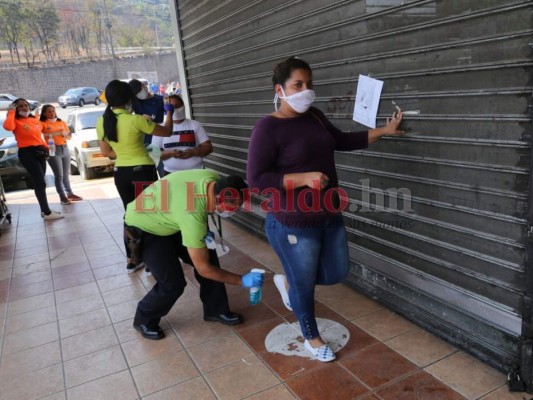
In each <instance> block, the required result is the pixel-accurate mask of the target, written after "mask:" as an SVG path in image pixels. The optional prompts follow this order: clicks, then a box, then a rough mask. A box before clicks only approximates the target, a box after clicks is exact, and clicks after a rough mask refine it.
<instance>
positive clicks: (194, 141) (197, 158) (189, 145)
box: [152, 94, 213, 176]
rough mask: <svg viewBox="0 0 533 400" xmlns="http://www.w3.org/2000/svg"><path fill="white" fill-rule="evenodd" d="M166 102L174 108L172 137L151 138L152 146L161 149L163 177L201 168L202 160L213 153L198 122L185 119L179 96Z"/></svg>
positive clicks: (207, 138) (173, 96) (182, 104)
mask: <svg viewBox="0 0 533 400" xmlns="http://www.w3.org/2000/svg"><path fill="white" fill-rule="evenodd" d="M168 102H169V103H170V104H172V105H173V106H174V115H173V116H172V120H173V123H174V125H173V128H172V135H171V136H170V137H157V136H155V137H153V138H152V145H154V146H157V147H159V148H160V149H161V161H162V162H163V166H164V169H165V176H166V175H168V174H170V173H172V172H176V171H183V170H187V169H200V168H203V158H204V157H206V156H207V155H209V154H210V153H211V152H212V151H213V145H212V144H211V141H210V140H209V137H208V136H207V133H206V132H205V129H204V128H203V126H202V125H201V124H200V123H199V122H198V121H195V120H192V119H187V118H185V106H184V103H183V100H182V99H181V97H180V96H179V95H177V94H173V95H171V96H169V97H168Z"/></svg>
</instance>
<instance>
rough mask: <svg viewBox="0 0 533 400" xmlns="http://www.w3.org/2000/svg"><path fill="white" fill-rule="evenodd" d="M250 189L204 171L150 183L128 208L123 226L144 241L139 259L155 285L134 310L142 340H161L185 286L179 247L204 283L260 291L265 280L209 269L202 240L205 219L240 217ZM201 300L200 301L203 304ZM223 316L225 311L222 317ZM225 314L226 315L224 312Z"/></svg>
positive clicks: (210, 264) (255, 275) (210, 317)
mask: <svg viewBox="0 0 533 400" xmlns="http://www.w3.org/2000/svg"><path fill="white" fill-rule="evenodd" d="M247 191H248V187H247V185H246V183H245V182H244V180H243V179H242V178H240V177H237V176H227V177H222V176H220V175H219V174H218V173H216V172H214V171H211V170H206V169H197V170H186V171H178V172H174V173H172V174H169V175H167V176H166V177H164V178H163V179H160V180H159V181H157V182H155V183H153V184H152V185H150V186H148V187H147V188H145V189H144V191H143V192H142V193H141V194H140V195H139V196H137V198H136V199H135V201H133V202H131V203H130V204H128V206H127V208H126V215H125V223H126V225H127V227H128V228H127V229H128V230H132V231H135V232H136V235H137V238H139V237H140V238H141V240H142V258H143V260H144V261H145V262H146V263H147V264H148V265H149V266H150V270H151V272H152V275H153V277H154V278H155V280H156V284H155V285H154V286H153V287H152V289H151V290H150V291H149V292H148V293H147V294H146V296H145V297H144V298H143V299H142V300H141V301H140V302H139V304H138V305H137V311H136V313H135V318H134V320H133V327H134V328H135V329H136V330H138V331H139V332H140V333H141V334H142V336H143V337H145V338H146V339H151V340H158V339H162V338H163V337H164V336H165V334H164V332H163V330H162V329H161V328H160V326H159V322H160V320H161V318H162V317H163V316H165V315H167V314H168V312H169V311H170V309H171V308H172V306H173V305H174V303H175V302H176V301H177V300H178V298H179V297H180V296H181V294H182V293H183V291H184V289H185V286H186V281H185V276H184V274H183V270H182V268H181V263H180V257H181V254H180V246H176V243H182V244H183V246H184V247H185V248H186V249H187V253H188V257H190V260H191V261H192V265H193V267H194V268H195V270H196V271H197V272H198V274H199V275H200V276H201V277H203V278H205V279H208V280H212V281H216V282H222V283H230V284H233V285H239V286H242V287H244V288H251V287H261V286H262V284H263V275H262V274H260V273H257V272H249V273H248V274H246V275H239V274H234V273H232V272H229V271H225V270H223V269H221V268H220V267H218V266H217V265H213V262H212V261H210V256H209V251H208V249H207V247H206V243H205V239H206V236H207V234H208V230H209V229H208V215H210V214H213V213H218V214H220V215H221V216H223V217H227V216H229V215H231V214H233V213H235V212H237V211H239V210H240V209H241V207H242V205H243V203H244V199H245V198H246V196H247ZM202 300H203V299H202ZM222 312H224V311H222ZM228 312H229V310H228ZM204 319H205V320H207V321H219V322H222V321H220V320H219V319H217V315H205V314H204Z"/></svg>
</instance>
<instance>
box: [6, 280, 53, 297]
mask: <svg viewBox="0 0 533 400" xmlns="http://www.w3.org/2000/svg"><path fill="white" fill-rule="evenodd" d="M53 290H54V286H53V284H52V280H47V281H43V282H37V283H30V284H29V285H24V286H20V287H15V288H11V289H10V291H9V301H17V300H22V299H27V298H28V297H33V296H38V295H40V294H45V293H50V292H52V291H53Z"/></svg>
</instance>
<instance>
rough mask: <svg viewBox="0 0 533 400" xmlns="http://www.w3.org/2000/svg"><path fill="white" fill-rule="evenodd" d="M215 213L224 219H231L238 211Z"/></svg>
mask: <svg viewBox="0 0 533 400" xmlns="http://www.w3.org/2000/svg"><path fill="white" fill-rule="evenodd" d="M215 212H216V213H217V214H218V215H220V216H221V217H222V218H228V217H231V216H232V215H233V214H235V213H236V212H237V211H218V210H215Z"/></svg>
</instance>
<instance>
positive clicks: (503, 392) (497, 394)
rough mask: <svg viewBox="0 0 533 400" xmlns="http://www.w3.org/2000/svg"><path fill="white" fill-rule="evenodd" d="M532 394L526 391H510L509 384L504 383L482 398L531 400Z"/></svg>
mask: <svg viewBox="0 0 533 400" xmlns="http://www.w3.org/2000/svg"><path fill="white" fill-rule="evenodd" d="M530 399H531V394H527V393H524V392H521V393H517V392H510V391H509V388H508V387H507V384H505V385H503V386H502V387H500V388H499V389H497V390H495V391H494V392H492V393H489V394H488V395H486V396H483V397H482V398H481V399H480V400H530Z"/></svg>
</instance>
